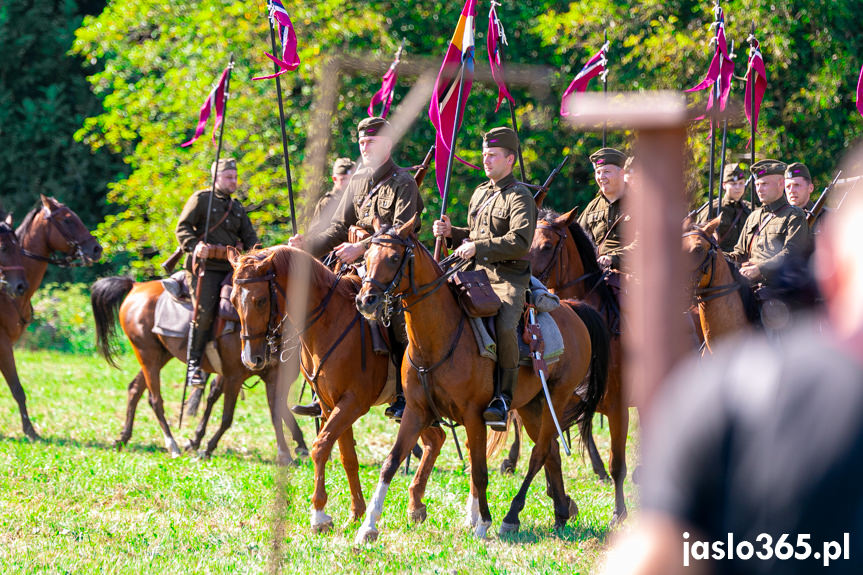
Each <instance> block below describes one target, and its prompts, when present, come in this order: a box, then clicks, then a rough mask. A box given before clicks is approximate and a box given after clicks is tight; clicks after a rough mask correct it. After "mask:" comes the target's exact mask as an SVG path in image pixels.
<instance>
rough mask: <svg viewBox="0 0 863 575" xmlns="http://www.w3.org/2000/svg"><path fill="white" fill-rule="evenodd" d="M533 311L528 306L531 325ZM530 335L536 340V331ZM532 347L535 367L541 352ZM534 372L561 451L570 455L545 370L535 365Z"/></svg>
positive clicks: (534, 319) (539, 362) (533, 317)
mask: <svg viewBox="0 0 863 575" xmlns="http://www.w3.org/2000/svg"><path fill="white" fill-rule="evenodd" d="M535 313H536V310H535V309H534V307H533V306H532V305H531V306H528V314H529V321H530V324H531V325H536V315H535ZM530 337H531V340H532V341H533V342H537V341H538V339H537V337H536V333H534V332H531V334H530ZM534 347H536V348H537V349H535V350H534V351H533V352H532V355H533V357H532V358H531V359H533V362H534V366H535V367H536V366H538V365H540V364H541V362H542V352H540V351H539V349H538V348H539V346H534ZM536 372H537V374H539V381H541V382H542V391H543V392H544V393H545V401H546V402H547V403H548V410H549V411H550V412H551V418H552V420H554V426H555V427H556V428H557V435H558V437H560V442H561V443H562V444H563V451H564V452H565V453H566V454H567V455H571V453H570V451H569V443H567V441H566V439H565V438H564V436H563V430H562V429H561V428H560V422H559V421H558V420H557V414H556V413H555V412H554V404H553V403H552V402H551V393H550V392H549V391H548V382H547V381H546V380H545V371H544V370H543V369H542V368H541V367H536Z"/></svg>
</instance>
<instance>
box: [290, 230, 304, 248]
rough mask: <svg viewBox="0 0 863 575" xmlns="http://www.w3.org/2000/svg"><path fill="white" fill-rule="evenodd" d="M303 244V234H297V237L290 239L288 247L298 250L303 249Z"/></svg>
mask: <svg viewBox="0 0 863 575" xmlns="http://www.w3.org/2000/svg"><path fill="white" fill-rule="evenodd" d="M303 244H305V241H304V240H303V234H297V235H295V236H291V237H290V238H289V239H288V246H290V247H292V248H297V249H298V250H301V249H303Z"/></svg>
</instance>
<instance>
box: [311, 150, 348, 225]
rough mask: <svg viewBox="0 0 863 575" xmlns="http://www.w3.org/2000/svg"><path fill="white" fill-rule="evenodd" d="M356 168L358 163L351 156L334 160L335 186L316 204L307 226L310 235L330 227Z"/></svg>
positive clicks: (333, 177)
mask: <svg viewBox="0 0 863 575" xmlns="http://www.w3.org/2000/svg"><path fill="white" fill-rule="evenodd" d="M355 169H356V164H354V161H353V160H352V159H350V158H338V159H336V161H335V162H333V174H332V179H333V187H332V189H331V190H330V191H328V192H327V193H325V194H324V195H323V196H321V199H320V200H318V203H317V204H315V211H314V213H313V214H312V218H311V220H310V221H309V226H308V228H306V230H307V231H306V233H307V234H308V235H317V234H320V233H322V232H324V231H325V230H326V229H327V228H328V227H329V225H330V221H331V220H332V219H333V216H334V215H335V213H336V208H338V206H339V204H340V203H341V201H342V196H343V195H344V193H345V189H346V188H347V187H348V182H349V181H350V180H351V176H352V175H353V173H354V170H355Z"/></svg>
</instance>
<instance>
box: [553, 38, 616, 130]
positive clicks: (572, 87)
mask: <svg viewBox="0 0 863 575" xmlns="http://www.w3.org/2000/svg"><path fill="white" fill-rule="evenodd" d="M608 46H609V43H608V42H606V43H605V44H604V45H603V46H602V48H600V49H599V52H597V53H596V54H594V55H593V56H591V58H590V60H588V61H587V64H585V65H584V67H583V68H582V69H581V71H580V72H579V73H578V74H576V76H575V78H574V79H573V80H572V82H570V84H569V87H568V88H567V89H566V91H565V92H564V93H563V98H561V99H560V115H561V116H563V117H567V116H569V106H567V100H569V98H570V96H572V95H573V94H576V93H579V94H580V93H583V92H584V91H586V90H587V85H588V84H590V81H591V80H593V79H594V78H596V77H597V76H599V75H600V74H604V73H605V72H606V64H608V58H606V54H607V53H608Z"/></svg>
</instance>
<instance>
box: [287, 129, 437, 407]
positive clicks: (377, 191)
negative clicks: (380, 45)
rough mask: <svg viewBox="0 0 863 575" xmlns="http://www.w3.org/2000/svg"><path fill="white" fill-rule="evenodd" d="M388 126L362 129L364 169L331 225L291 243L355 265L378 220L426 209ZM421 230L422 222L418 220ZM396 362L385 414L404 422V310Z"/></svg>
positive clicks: (398, 319)
mask: <svg viewBox="0 0 863 575" xmlns="http://www.w3.org/2000/svg"><path fill="white" fill-rule="evenodd" d="M390 133H391V128H390V124H389V122H387V121H386V120H384V119H383V118H377V117H375V118H366V119H364V120H363V121H361V122H360V123H359V125H358V126H357V135H358V141H359V146H360V154H361V155H362V158H363V165H362V167H361V168H360V169H359V170H357V172H356V173H355V174H354V175H353V177H351V180H350V182H349V183H348V186H347V189H346V190H345V193H344V195H343V196H342V201H341V203H340V204H339V207H338V208H337V209H336V212H335V215H334V216H333V219H332V221H331V222H330V224H329V226H328V227H327V228H326V229H324V230H323V231H322V232H321V233H319V234H316V235H314V236H312V235H311V234H310V235H308V236H307V237H303V236H302V235H296V236H294V237H292V238H291V239H290V240H289V242H288V244H289V245H291V246H293V247H298V248H302V249H304V250H306V251H308V252H309V253H311V254H312V255H314V256H315V257H317V258H321V257H323V256H325V255H326V254H327V253H329V252H330V251H332V250H335V255H336V256H337V257H338V258H339V259H340V260H341V261H342V262H344V263H353V262H355V261H357V260H359V259H360V258H362V257H363V255H364V254H365V252H366V249H367V248H368V246H369V242H370V240H371V235H372V234H373V233H374V227H373V226H374V221H375V219H378V220H379V222H380V223H381V225H395V226H399V225H402V224H405V223H406V222H408V221H410V219H411V218H412V217H414V215H417V214H421V213H422V210H423V203H422V199H421V198H420V195H419V189H418V188H417V184H416V181H415V180H414V177H413V175H412V174H411V173H410V172H409V171H408V170H406V169H404V168H400V167H399V166H397V165H396V164H395V162H393V160H392V158H391V154H392V148H393V141H392V137H391V136H390ZM417 222H418V223H417V230H419V218H417ZM389 329H390V336H391V337H390V342H391V345H392V348H393V349H392V359H393V362H394V363H395V365H396V368H397V369H396V373H397V374H399V375H398V377H397V380H396V401H395V402H394V403H393V404H392V405H390V406H389V407H388V408H387V410H386V411H385V412H384V413H385V414H386V415H387V417H391V418H393V419H401V416H402V413H403V412H404V408H405V399H404V394H403V393H402V385H401V379H400V378H401V364H402V360H403V359H404V352H405V350H406V349H407V330H406V329H405V320H404V314H403V312H402V310H401V308H400V307H399V306H396V309H395V310H394V311H393V316H392V318H391V321H390V328H389Z"/></svg>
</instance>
